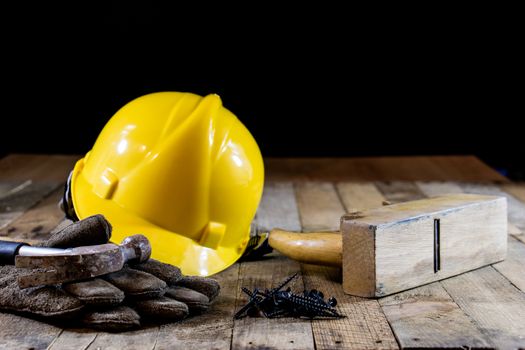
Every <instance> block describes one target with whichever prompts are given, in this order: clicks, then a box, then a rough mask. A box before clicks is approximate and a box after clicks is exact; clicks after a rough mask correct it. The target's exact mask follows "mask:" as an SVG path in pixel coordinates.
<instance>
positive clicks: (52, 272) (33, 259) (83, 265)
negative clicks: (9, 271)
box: [15, 235, 151, 288]
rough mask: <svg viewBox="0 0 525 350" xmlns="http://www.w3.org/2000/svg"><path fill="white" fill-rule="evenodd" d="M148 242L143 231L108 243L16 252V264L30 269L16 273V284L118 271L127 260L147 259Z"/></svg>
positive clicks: (38, 283) (25, 285) (47, 282)
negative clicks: (26, 253)
mask: <svg viewBox="0 0 525 350" xmlns="http://www.w3.org/2000/svg"><path fill="white" fill-rule="evenodd" d="M150 254H151V246H150V244H149V241H148V240H147V238H146V237H144V236H143V235H134V236H130V237H127V238H125V239H124V240H123V241H122V244H121V245H116V244H112V243H106V244H100V245H93V246H83V247H77V248H69V249H64V250H63V252H61V253H53V255H45V256H24V255H18V256H16V258H15V265H16V267H20V268H27V269H32V270H29V271H28V274H25V275H21V276H19V277H18V285H19V287H20V288H29V287H36V286H41V285H51V284H58V283H64V282H70V281H78V280H84V279H88V278H93V277H96V276H100V275H105V274H108V273H111V272H115V271H119V270H121V269H122V267H123V266H124V264H125V263H126V262H128V261H132V260H138V261H140V262H142V261H146V260H147V259H149V257H150Z"/></svg>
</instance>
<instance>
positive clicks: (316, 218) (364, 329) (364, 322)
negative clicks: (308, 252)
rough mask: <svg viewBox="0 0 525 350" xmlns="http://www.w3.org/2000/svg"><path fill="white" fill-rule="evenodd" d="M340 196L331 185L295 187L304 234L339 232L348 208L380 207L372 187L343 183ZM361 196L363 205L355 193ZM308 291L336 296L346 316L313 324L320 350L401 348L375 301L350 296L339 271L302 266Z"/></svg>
mask: <svg viewBox="0 0 525 350" xmlns="http://www.w3.org/2000/svg"><path fill="white" fill-rule="evenodd" d="M339 187H340V188H341V191H340V193H338V192H337V191H336V189H335V187H334V185H333V184H332V183H329V182H300V183H296V184H295V191H296V197H297V205H298V208H299V213H300V218H301V223H302V229H303V231H334V230H339V222H340V217H341V215H342V214H344V213H345V211H346V210H345V208H344V206H343V204H342V203H341V201H340V198H341V199H342V200H343V202H345V203H346V205H347V206H348V207H352V208H357V209H359V208H363V209H364V206H367V205H371V206H376V205H380V203H376V200H377V197H375V198H374V197H373V196H371V197H370V198H367V196H366V191H367V189H370V187H368V188H361V187H360V185H359V184H349V183H347V184H340V185H339ZM354 192H355V193H356V194H357V193H359V194H360V196H357V197H358V198H360V199H361V200H360V201H359V203H357V202H352V201H353V200H354V198H353V196H352V195H351V194H352V193H354ZM301 268H302V272H303V279H304V283H305V287H306V288H307V289H318V290H321V291H322V292H323V293H324V294H325V297H326V298H328V297H332V296H333V297H336V298H337V300H338V305H337V308H338V310H340V311H341V313H342V314H344V315H345V316H346V317H345V318H343V319H336V320H315V321H313V322H312V328H313V332H314V340H315V346H316V349H397V348H398V345H397V342H396V340H395V338H394V335H393V334H392V330H391V329H390V326H389V324H388V322H387V320H386V318H385V315H384V314H383V312H382V311H381V308H380V306H379V303H378V302H377V300H374V299H365V298H359V297H354V296H349V295H346V294H345V293H344V292H343V289H342V285H341V270H340V269H339V268H330V267H321V266H314V265H309V264H301Z"/></svg>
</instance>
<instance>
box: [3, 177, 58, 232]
mask: <svg viewBox="0 0 525 350" xmlns="http://www.w3.org/2000/svg"><path fill="white" fill-rule="evenodd" d="M62 193H63V189H62V187H60V188H57V189H56V190H55V191H53V192H52V193H50V194H49V195H48V196H47V197H45V198H44V199H43V200H42V201H41V202H40V203H38V204H37V205H35V206H34V207H33V208H31V209H29V210H27V211H26V212H24V213H23V214H22V215H21V216H20V217H18V218H17V219H16V220H14V221H12V222H11V223H10V224H9V225H7V226H5V227H4V228H2V229H0V236H9V237H11V238H13V239H19V240H28V239H30V240H43V239H46V238H47V237H48V236H49V233H50V232H51V231H52V230H53V229H54V228H56V227H57V225H58V224H59V223H60V222H61V221H62V220H63V219H64V213H63V212H62V211H61V210H60V208H59V207H58V202H59V200H60V198H61V197H62Z"/></svg>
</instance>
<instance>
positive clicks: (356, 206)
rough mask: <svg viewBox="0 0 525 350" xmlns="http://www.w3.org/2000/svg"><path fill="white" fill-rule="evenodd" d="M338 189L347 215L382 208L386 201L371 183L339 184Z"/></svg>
mask: <svg viewBox="0 0 525 350" xmlns="http://www.w3.org/2000/svg"><path fill="white" fill-rule="evenodd" d="M336 189H337V192H339V196H340V198H341V201H342V202H343V205H344V207H345V211H346V212H347V213H351V212H354V211H359V210H362V209H369V208H376V207H380V206H381V205H383V201H384V200H385V197H383V195H382V194H381V192H379V190H378V189H377V187H376V186H375V185H374V184H373V183H371V182H339V183H337V184H336Z"/></svg>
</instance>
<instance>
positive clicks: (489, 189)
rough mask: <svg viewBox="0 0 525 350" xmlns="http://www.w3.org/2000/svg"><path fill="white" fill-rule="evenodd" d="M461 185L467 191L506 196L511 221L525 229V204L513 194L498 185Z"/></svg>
mask: <svg viewBox="0 0 525 350" xmlns="http://www.w3.org/2000/svg"><path fill="white" fill-rule="evenodd" d="M460 186H461V188H462V189H463V191H464V192H465V193H479V194H488V195H493V196H504V197H506V198H507V210H508V217H509V222H512V223H513V224H514V225H515V226H517V227H518V228H519V229H520V230H522V231H523V230H525V204H524V203H522V202H520V201H519V200H518V199H516V198H515V197H514V196H513V195H511V194H510V193H507V192H505V191H502V190H501V189H500V188H499V187H498V186H496V185H487V184H474V183H462V184H460Z"/></svg>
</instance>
